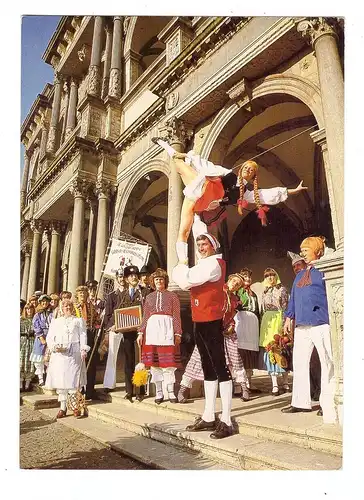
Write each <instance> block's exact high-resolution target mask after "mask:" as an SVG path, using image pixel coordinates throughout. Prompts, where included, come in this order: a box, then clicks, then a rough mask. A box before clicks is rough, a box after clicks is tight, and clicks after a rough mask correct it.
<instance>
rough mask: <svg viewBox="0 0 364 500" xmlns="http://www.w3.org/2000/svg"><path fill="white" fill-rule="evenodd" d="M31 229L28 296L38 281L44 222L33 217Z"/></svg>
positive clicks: (35, 287) (36, 286)
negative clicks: (31, 241)
mask: <svg viewBox="0 0 364 500" xmlns="http://www.w3.org/2000/svg"><path fill="white" fill-rule="evenodd" d="M30 227H31V229H32V231H33V244H32V254H31V257H30V269H29V280H28V294H27V295H28V297H30V296H31V295H32V294H33V293H34V292H35V291H36V290H37V288H38V285H39V283H38V281H39V264H40V251H41V244H42V234H43V230H44V223H43V221H41V220H39V219H33V220H32V221H31V223H30Z"/></svg>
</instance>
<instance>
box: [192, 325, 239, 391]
mask: <svg viewBox="0 0 364 500" xmlns="http://www.w3.org/2000/svg"><path fill="white" fill-rule="evenodd" d="M224 349H225V359H226V364H227V365H228V367H229V368H230V370H231V371H232V376H233V378H234V379H236V381H237V382H242V381H243V380H245V377H246V374H245V369H244V365H243V362H242V360H241V357H240V355H239V351H238V338H237V336H236V334H235V335H231V336H230V337H224ZM184 375H185V376H186V377H189V378H191V379H193V380H204V374H203V370H202V363H201V356H200V353H199V351H198V349H197V346H195V348H194V350H193V352H192V354H191V357H190V360H189V361H188V363H187V366H186V369H185V371H184Z"/></svg>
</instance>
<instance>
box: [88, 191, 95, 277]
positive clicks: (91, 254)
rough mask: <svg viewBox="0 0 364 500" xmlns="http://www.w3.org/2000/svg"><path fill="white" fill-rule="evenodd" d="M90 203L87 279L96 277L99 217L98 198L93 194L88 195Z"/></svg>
mask: <svg viewBox="0 0 364 500" xmlns="http://www.w3.org/2000/svg"><path fill="white" fill-rule="evenodd" d="M87 203H88V205H89V220H88V235H87V250H86V275H85V281H87V280H92V279H93V278H94V267H95V247H96V217H97V199H96V197H95V196H93V194H91V193H90V194H89V196H88V197H87Z"/></svg>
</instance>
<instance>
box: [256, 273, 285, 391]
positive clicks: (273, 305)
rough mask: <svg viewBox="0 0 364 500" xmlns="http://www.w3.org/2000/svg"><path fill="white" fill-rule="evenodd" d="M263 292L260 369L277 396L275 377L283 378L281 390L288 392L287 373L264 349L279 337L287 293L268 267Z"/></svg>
mask: <svg viewBox="0 0 364 500" xmlns="http://www.w3.org/2000/svg"><path fill="white" fill-rule="evenodd" d="M263 285H264V291H263V296H262V312H263V317H262V322H261V325H260V337H259V361H260V363H259V364H260V367H261V368H262V369H263V370H264V369H265V370H267V371H268V373H269V375H270V376H271V379H272V395H273V396H278V394H279V388H278V381H277V376H278V375H282V377H283V390H284V392H289V390H290V389H289V385H288V371H286V370H285V369H284V368H281V367H280V366H279V365H278V364H277V363H274V364H273V363H272V362H271V360H270V357H269V352H267V351H266V350H265V347H266V346H267V345H268V344H269V343H270V342H272V340H274V335H276V334H278V335H280V334H281V332H282V327H283V313H284V311H285V310H286V308H287V305H288V298H289V296H288V291H287V288H286V287H284V286H283V285H282V283H281V280H280V278H279V276H278V273H277V271H276V270H275V269H273V268H271V267H268V268H267V269H266V270H265V271H264V282H263Z"/></svg>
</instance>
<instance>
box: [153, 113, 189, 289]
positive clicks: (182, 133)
mask: <svg viewBox="0 0 364 500" xmlns="http://www.w3.org/2000/svg"><path fill="white" fill-rule="evenodd" d="M165 125H166V126H165V128H163V129H162V130H161V137H162V138H163V139H164V140H166V141H167V142H168V143H169V144H170V145H171V146H172V147H173V148H174V149H175V150H176V151H179V152H181V153H183V152H184V151H185V147H186V141H187V139H189V138H190V137H191V136H192V130H188V129H187V128H186V126H185V124H184V123H183V122H182V121H180V120H178V119H176V118H171V119H170V120H168V121H167V122H166V124H165ZM182 191H183V185H182V180H181V176H180V175H179V173H178V172H177V170H176V169H175V168H174V165H173V163H172V162H171V173H170V176H169V187H168V221H167V272H168V275H169V277H170V278H171V276H172V270H173V268H174V267H175V266H176V265H177V264H178V258H177V253H176V241H177V236H178V230H179V224H180V218H181V209H182V202H183V193H182ZM170 286H176V285H175V284H173V283H172V282H171V285H170Z"/></svg>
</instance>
